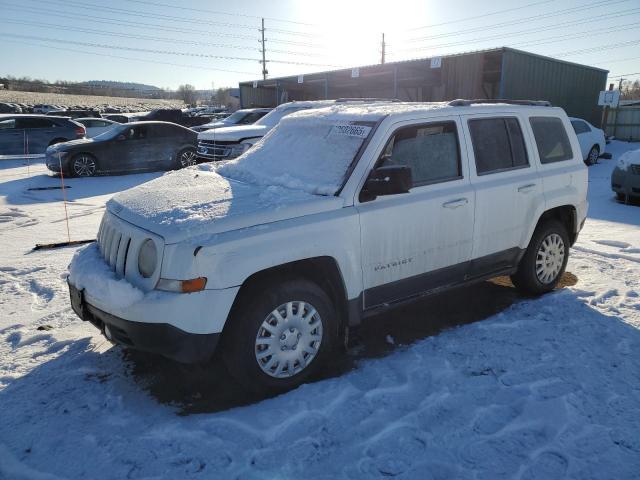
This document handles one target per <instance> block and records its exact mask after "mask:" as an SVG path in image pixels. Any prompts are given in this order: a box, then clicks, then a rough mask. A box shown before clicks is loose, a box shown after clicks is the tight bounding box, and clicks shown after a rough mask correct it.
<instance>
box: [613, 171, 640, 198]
mask: <svg viewBox="0 0 640 480" xmlns="http://www.w3.org/2000/svg"><path fill="white" fill-rule="evenodd" d="M634 167H636V166H635V165H634V166H631V165H630V166H628V167H627V170H621V169H620V168H619V167H617V166H616V167H615V168H614V169H613V172H611V189H612V190H613V191H614V192H616V193H620V194H622V195H627V196H630V197H640V173H635V172H636V171H638V172H640V168H637V170H636V168H634Z"/></svg>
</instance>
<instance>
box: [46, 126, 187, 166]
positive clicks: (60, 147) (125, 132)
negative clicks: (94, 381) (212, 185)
mask: <svg viewBox="0 0 640 480" xmlns="http://www.w3.org/2000/svg"><path fill="white" fill-rule="evenodd" d="M197 143H198V134H197V133H196V132H194V131H193V130H190V129H188V128H185V127H181V126H180V125H176V124H173V123H167V122H134V123H127V124H124V125H118V126H115V127H113V128H112V129H110V130H108V131H106V132H104V133H103V134H101V135H98V136H97V137H94V138H83V139H80V140H74V141H71V142H64V143H59V144H57V145H53V146H51V147H49V148H48V149H47V159H46V164H47V168H48V169H49V170H51V171H53V172H60V167H61V166H62V170H63V173H64V175H68V176H75V177H91V176H93V175H104V174H112V173H124V172H131V173H134V172H142V171H153V170H171V169H176V168H183V167H187V166H189V165H195V163H196V155H195V152H196V146H197Z"/></svg>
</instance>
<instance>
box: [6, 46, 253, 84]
mask: <svg viewBox="0 0 640 480" xmlns="http://www.w3.org/2000/svg"><path fill="white" fill-rule="evenodd" d="M4 41H5V42H11V43H17V44H20V45H31V46H34V47H39V48H50V49H53V50H62V51H66V52H74V53H83V54H86V55H94V56H98V57H109V58H118V59H122V60H133V61H135V62H145V63H155V64H159V65H171V66H174V67H186V68H197V69H199V70H212V71H215V72H227V73H239V74H242V75H254V73H253V72H245V71H240V70H227V69H224V68H212V67H206V66H202V65H187V64H183V63H173V62H163V61H160V60H150V59H148V58H134V57H124V56H120V55H112V54H109V53H102V52H87V51H86V50H78V49H75V48H65V47H54V46H53V45H43V44H39V43H30V42H22V41H18V40H4Z"/></svg>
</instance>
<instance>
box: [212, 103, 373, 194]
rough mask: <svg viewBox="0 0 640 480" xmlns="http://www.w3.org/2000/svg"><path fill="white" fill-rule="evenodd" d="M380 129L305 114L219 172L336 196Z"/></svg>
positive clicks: (285, 122) (281, 125)
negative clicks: (373, 134) (358, 155)
mask: <svg viewBox="0 0 640 480" xmlns="http://www.w3.org/2000/svg"><path fill="white" fill-rule="evenodd" d="M374 125H375V122H371V121H366V122H363V121H354V120H353V118H351V119H348V118H344V117H339V116H333V117H332V116H331V115H327V114H326V113H325V114H324V115H322V114H318V111H317V110H316V111H312V110H311V111H309V112H304V113H300V114H297V115H295V116H294V117H292V118H287V119H284V120H282V121H281V122H280V123H279V124H278V126H277V127H276V128H274V129H273V130H271V132H269V133H268V134H267V135H266V136H265V137H264V138H263V140H262V141H261V142H259V143H257V144H256V145H255V147H253V148H252V149H251V150H249V151H248V152H247V153H245V154H244V155H242V156H240V157H238V158H237V159H236V160H233V161H230V162H227V163H225V164H224V165H222V166H220V167H218V168H217V171H218V173H219V174H220V175H222V176H225V177H227V178H231V179H234V180H240V181H243V182H247V183H253V184H257V185H266V186H272V185H274V186H281V187H286V188H290V189H294V190H302V191H305V192H308V193H313V194H318V195H334V194H335V193H336V192H337V191H338V189H339V188H340V187H341V186H342V183H343V180H344V178H345V176H346V174H347V172H348V170H349V167H350V166H351V163H352V162H353V160H354V158H355V156H356V154H357V153H358V150H359V149H360V147H361V146H362V144H363V143H364V142H365V140H366V139H367V138H368V137H369V135H370V134H371V132H372V131H373V127H374Z"/></svg>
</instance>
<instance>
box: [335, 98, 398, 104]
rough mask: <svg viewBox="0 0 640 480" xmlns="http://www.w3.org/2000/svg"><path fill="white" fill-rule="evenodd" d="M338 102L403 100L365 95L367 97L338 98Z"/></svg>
mask: <svg viewBox="0 0 640 480" xmlns="http://www.w3.org/2000/svg"><path fill="white" fill-rule="evenodd" d="M335 101H336V103H347V102H361V103H374V102H394V103H396V102H401V101H402V100H400V99H398V98H375V97H365V98H336V100H335Z"/></svg>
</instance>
